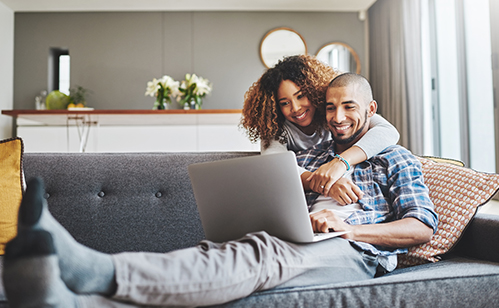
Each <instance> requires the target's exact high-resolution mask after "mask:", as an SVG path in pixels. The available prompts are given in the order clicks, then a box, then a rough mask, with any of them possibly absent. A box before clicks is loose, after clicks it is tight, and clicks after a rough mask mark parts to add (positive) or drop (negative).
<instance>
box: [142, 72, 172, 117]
mask: <svg viewBox="0 0 499 308" xmlns="http://www.w3.org/2000/svg"><path fill="white" fill-rule="evenodd" d="M179 94H180V92H179V82H178V81H175V80H173V78H171V77H170V76H167V75H165V76H163V77H161V78H160V79H156V78H153V80H152V81H149V82H148V83H147V89H146V94H145V95H150V96H156V102H155V103H154V107H153V109H155V110H164V109H168V106H169V104H171V102H172V97H178V95H179Z"/></svg>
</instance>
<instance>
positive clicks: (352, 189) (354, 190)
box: [328, 178, 364, 205]
mask: <svg viewBox="0 0 499 308" xmlns="http://www.w3.org/2000/svg"><path fill="white" fill-rule="evenodd" d="M328 196H329V197H331V198H333V199H334V200H336V201H337V202H338V203H339V204H340V205H347V204H351V203H356V202H358V201H359V200H360V199H362V197H363V196H364V193H363V192H362V190H360V188H359V186H357V185H355V184H354V183H353V181H352V180H350V179H346V178H341V179H339V180H338V181H336V183H334V185H333V186H332V187H331V190H330V191H329V195H328Z"/></svg>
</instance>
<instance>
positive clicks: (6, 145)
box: [0, 138, 23, 255]
mask: <svg viewBox="0 0 499 308" xmlns="http://www.w3.org/2000/svg"><path fill="white" fill-rule="evenodd" d="M22 157H23V142H22V140H21V139H20V138H13V139H7V140H0V196H1V197H0V255H3V254H4V253H5V250H4V249H5V244H6V243H7V242H8V241H10V240H11V239H12V238H13V237H14V236H16V234H17V213H18V211H19V205H20V204H21V199H22V193H23V189H22V185H23V176H22Z"/></svg>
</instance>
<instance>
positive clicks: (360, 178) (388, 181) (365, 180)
mask: <svg viewBox="0 0 499 308" xmlns="http://www.w3.org/2000/svg"><path fill="white" fill-rule="evenodd" d="M334 154H335V153H334V142H333V141H327V142H324V143H321V144H318V145H316V146H314V147H313V148H310V149H308V150H304V151H300V152H298V153H296V158H297V161H298V165H300V166H301V167H303V168H305V169H307V170H309V171H315V170H317V168H319V167H320V166H321V165H322V164H324V163H326V162H329V161H331V160H332V159H333V156H334ZM352 180H353V182H354V183H355V185H357V186H359V188H360V189H361V190H362V192H364V196H363V197H362V199H360V200H359V201H358V203H359V204H360V206H361V208H362V210H358V211H356V212H354V213H353V214H352V215H350V216H349V217H348V218H347V219H346V220H345V222H346V223H348V224H351V225H360V224H377V223H382V222H390V221H394V220H399V219H402V218H407V217H413V218H416V219H418V220H420V221H421V222H423V223H424V224H426V225H427V226H429V227H430V228H433V231H434V232H435V231H436V229H437V225H438V216H437V213H435V211H434V205H433V203H432V202H431V200H430V197H429V195H428V188H427V187H426V186H425V184H424V182H423V174H422V169H421V163H420V162H419V160H418V159H417V158H416V157H414V156H413V155H412V154H411V152H409V151H408V150H406V149H405V148H403V147H401V146H397V145H395V146H391V147H388V148H386V149H385V150H384V151H383V152H382V153H380V154H378V155H376V156H374V157H372V158H371V159H369V160H367V161H365V162H362V163H360V164H358V165H356V166H355V168H354V170H353V173H352ZM306 197H307V203H308V206H309V209H310V207H311V206H312V205H313V204H314V202H315V200H316V199H317V197H319V194H318V193H315V192H307V194H306ZM352 243H353V244H354V245H356V246H358V247H359V248H361V249H363V250H364V251H368V252H370V253H372V254H374V255H381V256H389V255H393V254H399V253H407V249H406V248H400V249H395V250H392V249H390V248H386V247H380V246H375V245H371V244H368V243H364V242H356V241H352Z"/></svg>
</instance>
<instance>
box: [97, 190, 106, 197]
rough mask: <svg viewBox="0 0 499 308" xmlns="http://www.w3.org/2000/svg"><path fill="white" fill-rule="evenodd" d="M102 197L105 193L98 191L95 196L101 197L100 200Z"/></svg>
mask: <svg viewBox="0 0 499 308" xmlns="http://www.w3.org/2000/svg"><path fill="white" fill-rule="evenodd" d="M104 195H105V193H104V192H103V191H100V192H99V193H98V194H97V196H99V197H101V198H102V197H104Z"/></svg>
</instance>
